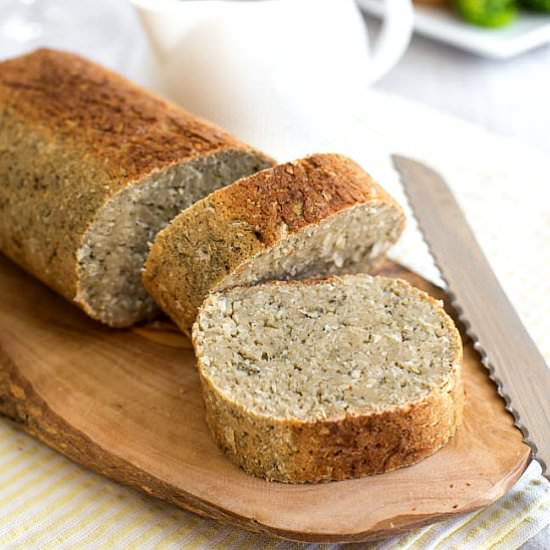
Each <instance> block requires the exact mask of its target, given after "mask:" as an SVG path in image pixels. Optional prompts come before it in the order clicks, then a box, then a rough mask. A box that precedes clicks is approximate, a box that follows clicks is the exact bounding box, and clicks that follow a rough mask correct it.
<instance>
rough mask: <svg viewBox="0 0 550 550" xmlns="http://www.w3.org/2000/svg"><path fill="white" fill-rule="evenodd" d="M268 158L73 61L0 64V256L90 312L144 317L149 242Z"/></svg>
mask: <svg viewBox="0 0 550 550" xmlns="http://www.w3.org/2000/svg"><path fill="white" fill-rule="evenodd" d="M272 163H273V162H272V160H271V159H269V158H267V157H266V156H264V155H262V154H261V153H258V152H256V151H254V150H252V149H251V148H249V147H247V146H245V145H243V144H242V143H239V142H238V141H237V140H236V139H234V138H233V137H231V136H230V135H228V134H227V133H225V132H224V131H222V130H220V129H218V128H216V127H214V126H212V125H210V124H208V123H206V122H204V121H202V120H200V119H197V118H195V117H194V116H192V115H190V114H188V113H186V112H185V111H183V110H181V109H179V108H177V107H175V106H174V105H171V104H170V103H167V102H166V101H164V100H162V99H160V98H158V97H156V96H154V95H151V94H150V93H148V92H146V91H144V90H142V89H140V88H139V87H137V86H135V85H133V84H132V83H130V82H128V81H127V80H125V79H124V78H122V77H120V76H118V75H116V74H114V73H112V72H110V71H108V70H106V69H104V68H102V67H99V66H97V65H95V64H93V63H91V62H88V61H86V60H84V59H82V58H80V57H78V56H75V55H71V54H68V53H62V52H58V51H53V50H47V49H42V50H37V51H35V52H34V53H31V54H29V55H25V56H22V57H20V58H16V59H13V60H9V61H5V62H3V63H0V251H2V252H3V253H5V254H6V255H7V256H9V257H10V258H12V259H13V260H14V261H15V262H17V263H18V264H19V265H21V266H22V267H23V268H24V269H26V270H27V271H29V272H30V273H32V274H33V275H35V276H36V277H38V278H39V279H41V280H42V281H43V282H45V283H46V284H47V285H49V286H50V287H52V288H53V289H55V290H56V291H57V292H59V293H61V294H62V295H64V296H65V297H66V298H68V299H69V300H72V301H73V302H75V303H76V304H78V305H79V306H80V307H81V308H82V309H83V310H84V311H86V312H87V313H88V314H89V315H90V316H91V317H93V318H95V319H98V320H100V321H102V322H104V323H107V324H109V325H112V326H127V325H130V324H132V323H134V322H136V321H139V320H142V319H145V318H147V317H149V316H150V315H152V314H153V313H154V311H155V309H156V306H155V305H154V302H153V301H152V299H151V298H150V296H149V295H148V294H147V293H146V291H145V289H144V288H143V284H142V281H141V269H142V267H143V262H144V259H145V255H146V253H147V249H148V242H149V241H152V240H153V238H154V236H155V234H156V233H157V232H158V231H159V230H160V229H161V228H162V227H164V226H165V225H166V224H167V223H168V222H169V221H170V220H171V219H172V218H173V217H174V216H175V215H176V214H178V213H179V212H180V211H181V210H182V209H184V208H186V207H188V206H190V205H191V204H192V203H194V202H195V201H197V200H198V199H200V198H202V197H204V196H205V195H207V194H209V193H210V192H212V191H213V190H215V189H217V188H219V187H221V186H223V185H226V184H228V183H230V182H232V181H233V180H235V179H238V178H240V177H241V176H245V175H248V174H251V173H253V172H256V171H258V170H260V169H263V168H265V167H267V166H270V165H271V164H272Z"/></svg>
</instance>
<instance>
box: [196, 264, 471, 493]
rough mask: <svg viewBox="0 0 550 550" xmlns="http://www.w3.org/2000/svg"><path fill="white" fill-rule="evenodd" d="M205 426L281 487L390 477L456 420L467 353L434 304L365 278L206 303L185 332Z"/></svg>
mask: <svg viewBox="0 0 550 550" xmlns="http://www.w3.org/2000/svg"><path fill="white" fill-rule="evenodd" d="M193 344H194V346H195V352H196V355H197V364H198V370H199V374H200V378H201V383H202V389H203V395H204V401H205V404H206V414H207V422H208V425H209V427H210V430H211V432H212V434H213V436H214V439H215V440H216V442H217V444H218V445H219V446H220V447H221V449H222V450H223V451H224V452H225V453H226V454H227V455H228V456H229V458H230V459H231V460H232V461H234V462H235V463H237V464H238V465H240V466H241V467H242V468H243V469H244V470H245V471H246V472H248V473H250V474H253V475H255V476H260V477H264V478H267V479H270V480H277V481H282V482H292V483H301V482H317V481H329V480H343V479H349V478H355V477H361V476H365V475H371V474H377V473H382V472H387V471H389V470H393V469H395V468H399V467H402V466H406V465H409V464H413V463H415V462H417V461H419V460H421V459H422V458H424V457H426V456H428V455H430V454H432V453H434V452H435V451H437V450H438V449H439V448H440V447H442V446H443V445H445V444H446V443H447V441H448V440H449V438H451V437H452V436H453V434H454V433H455V430H456V428H457V426H458V425H459V424H460V422H461V419H462V408H463V399H464V393H463V386H462V381H461V358H462V345H461V340H460V336H459V333H458V331H457V329H456V328H455V326H454V324H453V322H452V321H451V319H450V318H449V317H448V316H447V314H446V313H445V312H444V310H443V308H442V307H441V304H440V303H439V302H437V301H436V300H434V299H433V298H431V297H430V296H428V295H427V294H426V293H424V292H422V291H420V290H418V289H415V288H414V287H412V286H410V285H409V284H408V283H406V282H405V281H401V280H399V279H388V278H385V277H371V276H369V275H344V276H341V277H329V278H327V279H324V280H305V281H291V282H271V283H265V284H260V285H257V286H254V287H234V288H232V289H228V290H225V291H220V292H216V293H213V294H211V295H210V296H209V297H208V298H207V299H206V301H205V302H204V303H203V305H202V306H201V308H200V310H199V314H198V317H197V321H196V323H195V324H194V326H193Z"/></svg>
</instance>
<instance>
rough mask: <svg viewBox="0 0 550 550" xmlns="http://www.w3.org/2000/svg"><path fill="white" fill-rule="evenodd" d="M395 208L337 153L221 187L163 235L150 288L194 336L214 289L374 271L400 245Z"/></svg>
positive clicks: (149, 266)
mask: <svg viewBox="0 0 550 550" xmlns="http://www.w3.org/2000/svg"><path fill="white" fill-rule="evenodd" d="M403 226H404V215H403V211H402V210H401V208H400V207H399V205H398V204H397V203H396V202H395V201H394V200H393V199H392V198H391V197H390V196H389V195H388V194H387V193H386V192H385V191H384V190H383V189H382V188H381V187H380V186H379V185H378V184H377V183H375V182H374V181H373V180H372V178H371V177H370V176H369V175H368V174H367V173H366V172H364V171H363V170H362V169H361V168H360V167H359V166H358V165H357V164H355V163H354V162H353V161H351V160H349V159H347V158H345V157H342V156H339V155H333V154H324V155H314V156H311V157H308V158H306V159H302V160H298V161H296V162H290V163H287V164H281V165H278V166H275V167H274V168H268V169H266V170H263V171H261V172H258V173H257V174H254V175H252V176H250V177H247V178H243V179H241V180H239V181H237V182H235V183H233V184H232V185H230V186H227V187H225V188H223V189H220V190H218V191H216V192H215V193H213V194H212V195H210V196H209V197H207V198H205V199H203V200H201V201H199V202H197V203H196V204H195V205H193V206H192V207H191V208H189V209H187V210H185V211H184V212H182V213H181V214H180V215H179V216H178V217H177V218H175V219H174V220H173V221H172V223H170V225H169V226H168V227H167V228H166V229H164V230H163V231H161V232H160V233H159V234H158V235H157V237H156V239H155V241H154V243H153V246H152V247H151V251H150V253H149V256H148V259H147V261H146V264H145V271H144V283H145V287H146V288H147V289H148V290H149V292H150V293H151V294H152V296H153V297H154V298H155V300H156V301H157V303H158V304H159V305H160V306H161V307H162V308H163V309H164V310H165V311H166V312H167V313H168V314H169V315H170V316H171V317H172V319H173V320H174V321H175V322H176V323H177V324H178V325H179V327H180V328H181V329H182V330H183V331H184V332H186V333H189V332H190V330H191V326H192V324H193V321H194V320H195V317H196V314H197V308H198V307H199V306H200V304H201V303H202V301H203V300H204V299H205V297H206V296H207V294H208V293H209V292H211V291H215V290H221V289H223V288H229V287H232V286H237V285H251V284H256V283H259V282H262V281H267V280H281V279H290V278H293V279H295V278H306V277H309V276H316V275H326V274H333V273H342V272H352V271H357V270H368V269H370V268H371V267H373V265H374V264H375V263H376V262H377V261H378V260H379V259H380V258H381V257H382V256H383V254H384V252H385V251H386V250H387V249H388V248H389V247H390V246H391V245H392V244H393V243H394V242H395V241H396V240H397V239H398V237H399V235H400V234H401V232H402V230H403Z"/></svg>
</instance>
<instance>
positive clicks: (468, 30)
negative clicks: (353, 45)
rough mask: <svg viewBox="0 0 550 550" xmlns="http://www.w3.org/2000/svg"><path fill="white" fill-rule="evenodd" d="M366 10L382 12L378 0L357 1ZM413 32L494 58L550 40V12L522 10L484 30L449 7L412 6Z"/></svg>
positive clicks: (501, 57)
mask: <svg viewBox="0 0 550 550" xmlns="http://www.w3.org/2000/svg"><path fill="white" fill-rule="evenodd" d="M357 3H358V4H359V5H360V6H361V7H362V8H363V9H364V10H365V11H366V12H368V13H371V14H373V15H376V16H382V15H383V14H384V6H383V5H382V3H381V2H380V0H357ZM414 10H415V23H414V27H415V30H416V32H418V33H420V34H423V35H425V36H429V37H430V38H434V39H436V40H439V41H441V42H446V43H447V44H452V45H453V46H457V47H458V48H462V49H464V50H468V51H470V52H473V53H476V54H478V55H482V56H484V57H492V58H497V59H505V58H507V57H513V56H515V55H519V54H521V53H523V52H525V51H527V50H530V49H532V48H536V47H537V46H542V45H543V44H547V43H550V15H549V14H544V13H542V14H539V13H528V12H521V13H520V15H519V17H518V18H517V20H516V21H514V22H513V23H512V24H510V25H508V26H507V27H504V28H502V29H483V28H481V27H476V26H474V25H469V24H467V23H465V22H463V21H462V20H461V19H460V18H459V17H458V16H457V15H456V14H454V13H453V12H452V10H450V9H449V8H441V7H428V6H415V8H414Z"/></svg>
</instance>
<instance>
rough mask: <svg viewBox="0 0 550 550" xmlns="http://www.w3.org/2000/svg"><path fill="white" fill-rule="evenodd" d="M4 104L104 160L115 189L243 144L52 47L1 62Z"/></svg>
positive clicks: (50, 135) (37, 127) (46, 134)
mask: <svg viewBox="0 0 550 550" xmlns="http://www.w3.org/2000/svg"><path fill="white" fill-rule="evenodd" d="M0 105H2V110H3V111H7V112H9V113H11V114H13V115H14V116H17V117H18V118H19V119H20V120H22V121H23V122H24V124H26V125H27V126H28V127H29V128H30V129H32V130H33V131H34V132H37V133H40V135H41V136H42V137H43V138H44V139H45V140H52V139H54V138H56V137H57V138H61V139H62V140H63V142H64V146H65V147H66V148H72V147H74V148H75V149H76V150H77V151H79V152H82V153H84V154H85V155H86V156H87V157H91V158H94V159H96V160H97V161H99V163H100V164H101V166H102V168H103V169H104V170H105V171H107V172H108V174H109V177H110V178H111V180H112V184H111V185H112V186H125V185H127V184H128V182H131V181H134V180H137V179H141V178H143V177H145V176H147V175H148V174H150V173H151V172H152V171H154V170H158V169H159V168H160V167H162V166H166V165H170V164H173V163H176V162H178V163H179V162H182V161H183V160H185V159H187V158H194V157H196V156H202V155H204V154H207V153H211V152H212V151H214V150H218V149H226V148H229V147H231V148H239V147H244V145H243V144H242V143H240V142H239V141H237V140H236V139H235V138H234V137H232V136H230V135H229V134H228V133H227V132H225V131H223V130H221V129H220V128H217V127H215V126H214V125H212V124H210V123H207V122H206V121H203V120H201V119H199V118H197V117H195V116H194V115H191V114H190V113H187V112H186V111H184V110H183V109H180V108H179V107H176V106H175V105H173V104H171V103H169V102H168V101H166V100H164V99H162V98H160V97H158V96H156V95H153V94H151V93H149V92H148V91H146V90H144V89H142V88H140V87H139V86H136V85H135V84H133V83H131V82H130V81H128V80H126V79H125V78H123V77H122V76H119V75H118V74H116V73H114V72H112V71H110V70H108V69H106V68H104V67H101V66H99V65H96V64H95V63H92V62H90V61H88V60H86V59H83V58H81V57H79V56H77V55H74V54H69V53H65V52H60V51H55V50H50V49H39V50H36V51H35V52H33V53H31V54H28V55H24V56H22V57H18V58H15V59H12V60H8V61H5V62H3V63H0ZM84 147H85V151H83V148H84Z"/></svg>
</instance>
